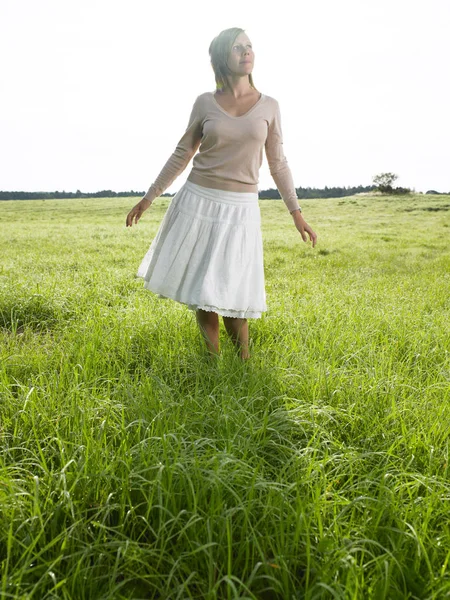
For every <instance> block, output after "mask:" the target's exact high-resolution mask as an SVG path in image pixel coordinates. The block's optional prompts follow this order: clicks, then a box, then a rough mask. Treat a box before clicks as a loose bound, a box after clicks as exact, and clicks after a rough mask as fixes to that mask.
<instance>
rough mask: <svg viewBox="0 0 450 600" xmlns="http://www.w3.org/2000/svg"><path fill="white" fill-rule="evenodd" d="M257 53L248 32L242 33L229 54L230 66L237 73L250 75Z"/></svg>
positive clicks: (228, 63)
mask: <svg viewBox="0 0 450 600" xmlns="http://www.w3.org/2000/svg"><path fill="white" fill-rule="evenodd" d="M254 62H255V53H254V52H253V48H252V43H251V41H250V40H249V38H248V36H247V34H245V33H240V34H239V35H238V36H237V37H236V39H235V40H234V43H233V47H232V48H231V52H230V54H229V56H228V62H227V65H228V68H229V69H230V71H231V72H232V73H233V74H236V75H249V74H250V73H251V72H252V70H253V65H254Z"/></svg>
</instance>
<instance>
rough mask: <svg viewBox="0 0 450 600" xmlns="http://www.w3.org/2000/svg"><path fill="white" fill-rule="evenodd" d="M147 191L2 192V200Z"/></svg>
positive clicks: (115, 194) (47, 198)
mask: <svg viewBox="0 0 450 600" xmlns="http://www.w3.org/2000/svg"><path fill="white" fill-rule="evenodd" d="M144 194H145V192H135V191H134V190H131V192H113V191H112V190H101V191H100V192H91V193H86V192H80V190H77V191H76V192H64V191H63V192H0V200H54V199H60V198H115V197H119V196H125V197H129V196H140V197H142V196H143V195H144Z"/></svg>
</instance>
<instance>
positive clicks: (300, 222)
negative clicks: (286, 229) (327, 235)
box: [292, 210, 317, 248]
mask: <svg viewBox="0 0 450 600" xmlns="http://www.w3.org/2000/svg"><path fill="white" fill-rule="evenodd" d="M292 218H293V219H294V223H295V226H296V227H297V230H298V232H299V233H300V235H301V236H302V239H303V241H304V242H307V241H308V236H309V239H310V240H311V242H312V247H313V248H314V246H315V245H316V242H317V233H315V232H314V231H313V229H312V227H311V226H310V225H308V223H307V222H306V221H305V219H304V218H303V215H302V213H301V212H300V211H299V210H295V211H294V212H293V213H292Z"/></svg>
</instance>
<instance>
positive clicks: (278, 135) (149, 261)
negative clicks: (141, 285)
mask: <svg viewBox="0 0 450 600" xmlns="http://www.w3.org/2000/svg"><path fill="white" fill-rule="evenodd" d="M209 54H210V57H211V65H212V67H213V70H214V74H215V79H216V90H215V92H206V93H204V94H201V95H200V96H198V97H197V99H196V101H195V103H194V106H193V109H192V112H191V116H190V119H189V123H188V127H187V129H186V131H185V133H184V135H183V137H182V138H181V139H180V141H179V143H178V145H177V147H176V149H175V151H174V153H173V154H172V156H171V157H170V158H169V160H168V161H167V163H166V165H165V166H164V168H163V169H162V171H161V173H160V174H159V176H158V177H157V178H156V180H155V182H154V183H153V184H152V185H151V186H150V188H149V190H148V192H147V193H146V194H145V196H144V197H143V198H142V200H141V201H140V202H139V203H138V204H136V206H134V208H133V209H132V210H131V211H130V212H129V214H128V216H127V220H126V224H127V227H131V226H132V225H133V222H134V223H136V224H137V223H138V221H139V219H140V217H141V216H142V213H143V212H144V211H145V210H147V208H148V207H149V206H150V204H151V203H152V202H153V200H154V199H155V198H156V197H158V196H160V195H161V194H162V193H163V192H164V190H165V189H167V188H168V187H169V186H170V185H171V184H172V182H173V181H174V180H175V179H176V177H178V175H180V173H182V172H183V171H184V169H185V168H186V166H187V165H188V163H189V161H190V160H191V158H192V157H193V156H194V155H195V157H194V161H193V167H192V170H191V172H190V174H189V176H188V179H187V181H186V183H185V184H184V185H183V186H182V187H181V189H180V190H179V191H178V193H177V194H176V195H175V196H174V198H173V199H172V202H171V204H170V206H169V208H168V210H167V212H166V214H165V216H164V219H163V221H162V223H161V226H160V228H159V231H158V233H157V235H156V237H155V239H154V240H153V242H152V244H151V246H150V249H149V251H148V252H147V254H146V256H145V258H144V260H143V262H142V263H141V265H140V267H139V270H138V276H140V277H143V279H144V281H145V287H146V288H147V289H149V290H152V291H153V292H156V293H158V294H159V295H160V296H163V297H166V298H172V299H173V300H177V301H178V302H181V303H183V304H186V305H188V306H189V307H190V308H191V309H193V310H195V311H196V317H197V322H198V325H199V327H200V330H201V332H202V334H203V336H204V339H205V342H206V345H207V348H208V350H209V351H210V352H211V353H214V354H217V353H218V352H219V315H220V316H222V318H223V322H224V325H225V328H226V330H227V332H228V334H229V335H230V337H231V339H232V340H233V342H234V343H235V345H236V346H237V347H238V349H239V351H240V355H241V358H243V359H247V358H248V357H249V350H248V321H247V319H248V318H259V317H260V316H261V313H262V312H264V311H265V310H266V301H265V289H264V271H263V255H262V237H261V227H260V211H259V205H258V185H257V184H258V173H259V168H260V166H261V163H262V158H263V148H265V151H266V156H267V161H268V164H269V168H270V172H271V175H272V177H273V179H274V181H275V184H276V186H277V188H278V190H279V191H280V194H281V197H282V198H283V200H284V202H285V204H286V206H287V208H288V209H289V211H290V213H291V215H292V218H293V220H294V224H295V226H296V228H297V229H298V231H299V232H300V234H301V236H302V238H303V240H304V241H305V242H306V241H308V237H309V240H311V242H312V245H313V247H314V246H315V244H316V239H317V236H316V234H315V233H314V231H313V230H312V228H311V227H310V226H309V225H308V223H307V222H306V221H305V220H304V218H303V215H302V212H301V209H300V207H299V205H298V200H297V195H296V191H295V187H294V183H293V180H292V175H291V172H290V169H289V167H288V164H287V161H286V158H285V156H284V154H283V139H282V132H281V124H280V111H279V107H278V103H277V101H276V100H275V99H274V98H271V97H270V96H266V95H264V94H261V93H260V92H258V90H257V89H256V88H255V86H254V84H253V77H252V74H251V73H252V70H253V65H254V59H255V54H254V52H253V48H252V45H251V42H250V40H249V38H248V36H247V35H246V33H245V32H244V30H242V29H239V28H237V27H236V28H231V29H226V30H224V31H222V32H221V33H220V34H219V35H218V36H217V37H216V38H214V40H213V41H212V43H211V45H210V48H209ZM197 149H199V152H198V153H197V154H196V152H197Z"/></svg>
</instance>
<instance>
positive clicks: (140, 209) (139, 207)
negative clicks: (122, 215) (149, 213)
mask: <svg viewBox="0 0 450 600" xmlns="http://www.w3.org/2000/svg"><path fill="white" fill-rule="evenodd" d="M150 204H151V202H150V200H145V199H144V198H142V200H141V201H140V202H138V203H137V204H136V206H133V208H132V209H131V210H130V212H129V213H128V214H127V227H132V225H133V221H134V222H135V224H136V225H137V224H138V221H139V219H140V218H141V217H142V214H143V213H144V211H145V210H147V208H148V207H149V206H150Z"/></svg>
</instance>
